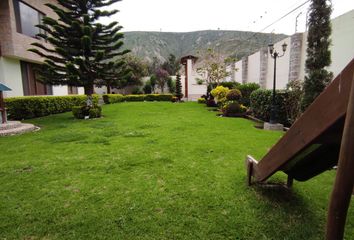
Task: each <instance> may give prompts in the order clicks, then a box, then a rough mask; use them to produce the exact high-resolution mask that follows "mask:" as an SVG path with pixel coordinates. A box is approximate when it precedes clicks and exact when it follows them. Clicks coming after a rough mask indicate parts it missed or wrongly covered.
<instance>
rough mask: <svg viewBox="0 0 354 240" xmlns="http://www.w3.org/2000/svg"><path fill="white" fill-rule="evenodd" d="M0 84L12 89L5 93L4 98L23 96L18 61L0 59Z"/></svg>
mask: <svg viewBox="0 0 354 240" xmlns="http://www.w3.org/2000/svg"><path fill="white" fill-rule="evenodd" d="M0 82H1V83H3V84H5V85H6V86H8V87H9V88H11V89H12V91H9V92H5V94H4V96H5V97H17V96H23V88H22V75H21V65H20V61H19V60H17V59H12V58H5V57H0Z"/></svg>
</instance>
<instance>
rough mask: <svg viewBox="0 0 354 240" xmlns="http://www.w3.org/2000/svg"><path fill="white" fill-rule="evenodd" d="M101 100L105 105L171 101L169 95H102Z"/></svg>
mask: <svg viewBox="0 0 354 240" xmlns="http://www.w3.org/2000/svg"><path fill="white" fill-rule="evenodd" d="M103 100H104V102H105V103H106V104H110V103H119V102H143V101H150V102H152V101H166V102H169V101H171V100H172V95H171V94H139V95H121V94H104V95H103Z"/></svg>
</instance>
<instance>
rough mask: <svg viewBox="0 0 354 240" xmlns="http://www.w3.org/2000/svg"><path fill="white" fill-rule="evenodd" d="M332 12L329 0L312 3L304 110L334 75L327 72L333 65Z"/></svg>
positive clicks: (314, 0)
mask: <svg viewBox="0 0 354 240" xmlns="http://www.w3.org/2000/svg"><path fill="white" fill-rule="evenodd" d="M331 12H332V8H331V5H330V3H329V2H328V1H327V0H312V1H311V5H310V15H309V31H308V35H307V59H306V64H305V65H306V68H305V71H306V77H305V83H304V96H303V100H302V107H303V110H305V109H306V108H307V107H308V106H309V105H310V104H311V103H312V102H313V101H314V100H315V99H316V97H317V96H318V95H319V94H320V93H321V92H322V91H323V90H324V89H325V87H326V86H327V85H328V84H329V83H330V81H331V80H332V77H333V73H332V72H329V71H327V70H326V67H328V66H329V65H330V64H331V51H330V49H329V47H330V45H331V40H330V36H331V32H332V29H331V19H330V17H331Z"/></svg>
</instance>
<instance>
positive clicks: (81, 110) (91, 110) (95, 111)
mask: <svg viewBox="0 0 354 240" xmlns="http://www.w3.org/2000/svg"><path fill="white" fill-rule="evenodd" d="M101 112H102V108H101V107H100V106H97V105H95V106H93V107H87V106H74V107H73V108H72V113H73V115H74V117H75V118H77V119H84V118H85V117H86V116H88V117H89V118H99V117H101Z"/></svg>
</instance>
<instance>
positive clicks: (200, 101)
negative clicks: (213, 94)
mask: <svg viewBox="0 0 354 240" xmlns="http://www.w3.org/2000/svg"><path fill="white" fill-rule="evenodd" d="M198 103H206V99H205V98H198Z"/></svg>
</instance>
